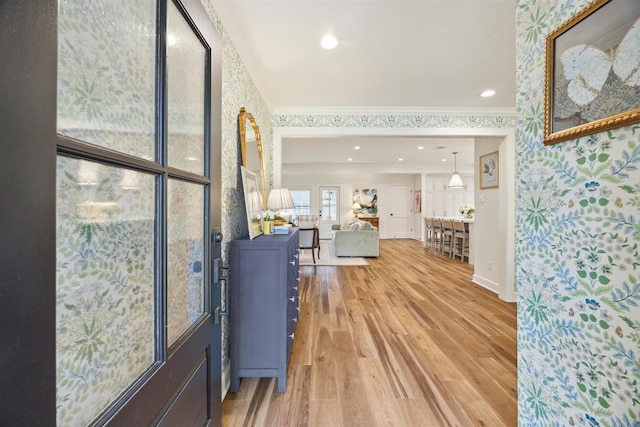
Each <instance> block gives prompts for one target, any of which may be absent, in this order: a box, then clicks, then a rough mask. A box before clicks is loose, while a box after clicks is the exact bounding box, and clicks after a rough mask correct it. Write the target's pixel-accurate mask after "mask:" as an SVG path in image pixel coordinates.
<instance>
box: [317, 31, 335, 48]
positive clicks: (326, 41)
mask: <svg viewBox="0 0 640 427" xmlns="http://www.w3.org/2000/svg"><path fill="white" fill-rule="evenodd" d="M320 46H322V47H323V48H325V49H327V50H329V49H333V48H335V47H336V46H338V39H336V38H335V37H334V36H332V35H331V34H327V35H326V36H324V37H323V38H322V41H320Z"/></svg>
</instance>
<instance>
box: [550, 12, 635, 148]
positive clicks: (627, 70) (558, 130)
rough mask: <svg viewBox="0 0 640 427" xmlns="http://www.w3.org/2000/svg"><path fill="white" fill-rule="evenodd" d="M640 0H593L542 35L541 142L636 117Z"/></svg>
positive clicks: (576, 135)
mask: <svg viewBox="0 0 640 427" xmlns="http://www.w3.org/2000/svg"><path fill="white" fill-rule="evenodd" d="M639 67H640V4H639V3H638V0H595V1H593V2H592V3H591V4H590V5H589V6H587V7H586V8H585V9H583V10H582V11H580V12H579V13H577V14H576V15H575V16H573V17H572V18H570V19H569V20H567V21H566V22H564V23H563V24H562V25H560V26H559V27H558V28H557V29H555V30H554V31H552V32H551V33H550V34H549V35H548V36H547V38H546V66H545V95H544V108H545V114H544V143H545V145H550V144H555V143H558V142H562V141H567V140H570V139H576V138H579V137H581V136H586V135H592V134H594V133H598V132H604V131H607V130H610V129H615V128H618V127H621V126H627V125H630V124H633V123H638V122H640V103H639V102H638V100H639V99H640V72H639V71H638V69H639Z"/></svg>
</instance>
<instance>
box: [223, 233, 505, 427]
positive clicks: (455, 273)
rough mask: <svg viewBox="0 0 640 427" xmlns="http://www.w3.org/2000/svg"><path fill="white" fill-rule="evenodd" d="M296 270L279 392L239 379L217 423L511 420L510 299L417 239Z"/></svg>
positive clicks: (272, 385) (269, 384)
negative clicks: (296, 302)
mask: <svg viewBox="0 0 640 427" xmlns="http://www.w3.org/2000/svg"><path fill="white" fill-rule="evenodd" d="M368 261H369V263H370V265H369V266H363V267H333V266H331V267H329V266H325V267H321V266H319V267H313V266H304V267H301V268H300V271H301V273H300V278H301V287H300V295H301V300H300V301H301V302H300V321H299V323H298V326H297V329H296V338H295V341H294V345H293V350H292V354H291V360H290V365H289V372H288V377H287V391H286V392H285V393H278V392H277V389H276V380H275V379H271V378H262V379H254V378H244V379H242V382H241V386H240V390H239V391H238V393H234V394H232V393H229V394H228V395H227V397H226V399H225V401H224V403H223V425H224V426H311V427H313V426H323V427H325V426H330V427H333V426H344V427H352V426H366V427H370V426H402V427H407V426H429V427H432V426H464V427H466V426H491V427H496V426H509V427H510V426H515V425H517V403H516V399H517V396H516V390H517V386H516V306H515V304H512V303H505V302H504V301H501V300H500V299H498V297H497V295H495V294H493V293H492V292H489V291H487V290H486V289H484V288H482V287H480V286H477V285H475V284H473V283H472V282H471V277H472V274H473V269H472V267H471V266H469V265H468V264H467V263H464V264H462V263H460V260H457V261H452V260H449V259H448V258H446V257H444V256H440V255H435V254H433V253H432V252H431V251H430V250H428V249H424V248H423V247H422V245H421V242H419V241H415V240H404V239H402V240H400V239H398V240H382V241H381V242H380V257H379V258H377V259H369V260H368Z"/></svg>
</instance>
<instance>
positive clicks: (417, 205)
mask: <svg viewBox="0 0 640 427" xmlns="http://www.w3.org/2000/svg"><path fill="white" fill-rule="evenodd" d="M413 211H414V212H416V213H417V212H421V211H422V191H421V190H417V191H416V197H415V200H414V204H413Z"/></svg>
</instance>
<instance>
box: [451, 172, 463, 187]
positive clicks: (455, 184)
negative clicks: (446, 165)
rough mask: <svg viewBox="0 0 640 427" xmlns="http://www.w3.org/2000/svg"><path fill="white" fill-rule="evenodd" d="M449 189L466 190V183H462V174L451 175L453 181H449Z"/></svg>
mask: <svg viewBox="0 0 640 427" xmlns="http://www.w3.org/2000/svg"><path fill="white" fill-rule="evenodd" d="M449 188H464V183H463V182H462V178H460V174H459V173H457V172H454V174H453V175H451V181H449Z"/></svg>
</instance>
